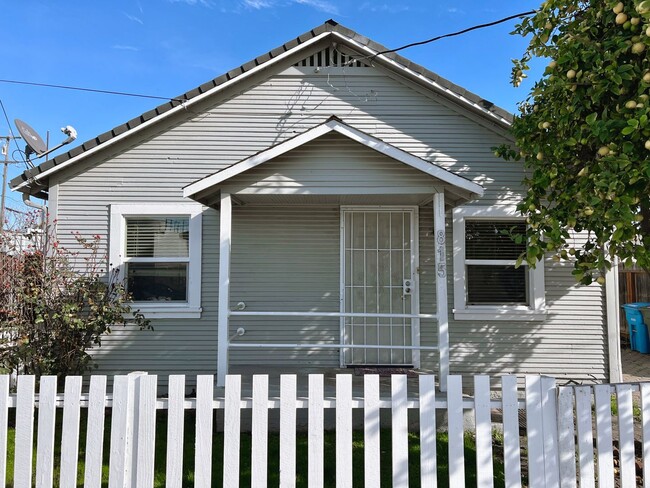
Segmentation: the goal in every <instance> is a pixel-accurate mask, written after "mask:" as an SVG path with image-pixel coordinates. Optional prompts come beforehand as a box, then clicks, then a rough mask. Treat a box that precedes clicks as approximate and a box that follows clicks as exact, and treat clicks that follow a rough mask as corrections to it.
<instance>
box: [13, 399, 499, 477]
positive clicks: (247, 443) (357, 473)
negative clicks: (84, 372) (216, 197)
mask: <svg viewBox="0 0 650 488" xmlns="http://www.w3.org/2000/svg"><path fill="white" fill-rule="evenodd" d="M58 417H59V418H57V420H58V423H57V429H56V432H57V436H56V439H55V446H56V447H55V461H54V465H55V467H54V486H58V480H59V469H58V465H59V460H60V456H61V452H60V445H61V441H60V438H61V428H60V423H61V422H60V421H61V419H60V417H61V416H60V415H59V416H58ZM80 432H81V435H80V439H81V440H80V448H79V464H78V472H77V484H78V486H83V478H84V461H83V460H84V456H85V436H86V433H85V419H83V418H82V423H81V430H80ZM166 432H167V422H166V416H165V414H164V412H160V413H159V414H158V418H157V420H156V450H155V468H154V486H156V487H164V486H165V458H166V442H165V440H166ZM194 433H195V426H194V416H193V415H192V414H191V413H187V414H186V421H185V437H184V446H183V480H182V485H183V486H187V487H190V486H193V484H194ZM14 438H15V430H14V429H13V428H11V429H10V431H9V443H8V452H7V473H8V476H7V485H6V486H8V487H12V486H13V464H14ZM34 438H35V439H36V435H35V436H34ZM109 439H110V418H107V421H106V428H105V432H104V468H103V477H102V486H108V453H109ZM296 442H297V445H296V453H297V455H296V471H297V472H296V486H298V487H307V486H308V479H307V462H308V459H307V452H308V449H307V444H308V439H307V433H306V432H298V434H297V438H296ZM352 442H353V446H352V450H353V454H352V464H353V483H354V486H363V484H364V483H363V479H364V459H363V448H364V446H363V432H361V431H355V432H354V433H353V441H352ZM447 442H448V438H447V434H446V433H438V436H437V452H438V456H437V462H438V483H439V486H440V487H447V486H449V482H448V479H449V471H448V469H449V466H448V457H447V452H448V451H447ZM279 444H280V442H279V435H278V434H277V433H270V434H269V439H268V486H270V487H273V486H278V485H279V460H280V445H279ZM419 444H420V442H419V437H418V435H416V434H409V486H412V487H419V486H420V481H419V476H420V469H419V467H420V463H419V457H420V445H419ZM380 445H381V459H380V465H379V469H380V472H381V480H382V482H381V486H382V487H384V486H385V487H389V486H392V479H391V431H390V430H388V429H384V430H382V431H381V434H380ZM212 449H213V451H212V486H222V479H221V478H222V470H223V435H222V434H221V433H214V434H213V442H212ZM324 453H325V463H324V464H325V475H324V479H325V486H328V487H329V486H332V487H333V486H335V485H336V483H335V476H336V433H335V432H334V431H326V432H325V440H324ZM35 458H36V453H34V459H35ZM494 475H495V486H497V487H498V486H504V484H505V482H504V470H503V464H502V463H500V462H498V461H495V464H494ZM465 477H466V486H476V448H475V443H474V439H473V436H472V435H471V434H466V436H465ZM250 478H251V435H250V433H243V434H242V436H241V450H240V480H241V484H240V486H242V487H244V488H245V487H250V486H251V479H250Z"/></svg>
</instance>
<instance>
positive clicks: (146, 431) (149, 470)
mask: <svg viewBox="0 0 650 488" xmlns="http://www.w3.org/2000/svg"><path fill="white" fill-rule="evenodd" d="M136 381H137V382H139V383H140V389H139V397H140V398H139V403H138V409H139V412H140V421H139V422H138V425H137V426H136V428H137V429H138V445H137V452H135V453H134V455H135V456H134V457H135V459H136V460H137V467H136V470H137V471H136V485H135V486H137V487H138V488H147V487H153V476H154V464H153V463H154V453H155V449H156V391H157V390H156V387H157V385H158V377H157V376H156V375H151V376H150V375H143V376H140V377H138V378H137V379H136Z"/></svg>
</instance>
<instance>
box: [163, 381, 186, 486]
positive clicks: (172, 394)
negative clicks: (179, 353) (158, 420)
mask: <svg viewBox="0 0 650 488" xmlns="http://www.w3.org/2000/svg"><path fill="white" fill-rule="evenodd" d="M168 390H169V391H168V398H169V406H168V410H167V466H166V467H165V475H166V476H165V478H166V484H167V485H166V486H167V488H181V486H182V483H183V444H184V443H183V435H184V432H185V407H184V406H183V403H184V402H185V376H184V375H171V376H170V377H169V386H168Z"/></svg>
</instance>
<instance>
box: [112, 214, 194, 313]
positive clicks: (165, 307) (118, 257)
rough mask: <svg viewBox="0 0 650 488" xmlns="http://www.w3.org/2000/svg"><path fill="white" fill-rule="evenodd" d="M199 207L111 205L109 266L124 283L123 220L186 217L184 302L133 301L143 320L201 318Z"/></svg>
mask: <svg viewBox="0 0 650 488" xmlns="http://www.w3.org/2000/svg"><path fill="white" fill-rule="evenodd" d="M202 212H203V206H202V205H201V204H198V203H138V204H117V205H111V228H110V239H109V258H110V260H109V263H110V267H111V269H115V268H117V269H118V279H120V280H124V268H125V267H124V260H123V258H124V256H125V254H126V250H125V246H126V238H125V236H126V218H127V217H139V216H144V215H161V216H166V215H187V216H189V217H190V222H189V234H190V235H189V239H190V242H189V266H188V277H187V280H188V284H187V303H167V302H133V303H132V307H133V309H134V310H139V311H140V312H141V313H143V314H144V315H145V317H147V318H200V317H201V242H202V238H201V232H202V225H201V217H202Z"/></svg>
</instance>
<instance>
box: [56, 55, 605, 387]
mask: <svg viewBox="0 0 650 488" xmlns="http://www.w3.org/2000/svg"><path fill="white" fill-rule="evenodd" d="M317 50H318V49H317V48H316V47H315V51H317ZM297 61H298V60H297V59H296V60H293V61H291V62H297ZM265 76H267V77H266V78H259V77H258V78H257V79H254V78H251V80H250V83H251V84H250V85H249V86H248V87H246V86H241V85H239V86H237V90H238V92H237V93H231V94H229V95H227V96H226V95H225V98H223V99H221V100H216V99H215V100H213V102H212V103H213V104H212V105H211V106H209V107H207V106H206V110H204V111H203V110H198V109H194V110H188V111H187V112H185V113H183V115H179V116H178V117H180V118H176V119H173V120H172V119H170V122H165V123H164V124H162V125H161V126H159V127H157V128H156V129H147V130H146V131H145V132H144V133H143V134H144V136H145V139H144V140H143V141H141V142H140V143H139V144H137V145H134V144H133V143H132V142H129V140H127V141H125V142H123V143H120V144H118V145H116V146H115V147H114V148H113V149H112V151H113V152H114V154H112V155H100V156H93V158H92V160H91V161H90V162H89V163H86V164H81V165H76V166H74V165H73V166H72V167H70V168H67V169H65V170H63V171H62V172H61V173H59V174H58V175H57V176H56V178H54V179H53V180H52V183H53V190H55V191H57V193H58V200H57V218H58V233H59V236H60V238H61V240H62V242H63V243H64V244H66V245H69V246H73V247H74V240H73V239H72V238H71V232H72V231H79V232H81V234H83V235H93V234H99V235H100V236H102V249H101V251H102V252H106V251H107V249H106V242H107V241H106V236H107V235H108V231H109V229H108V220H109V219H108V215H109V214H108V205H109V204H110V203H137V202H181V201H183V199H182V188H183V187H184V186H186V185H188V184H190V183H192V182H194V181H196V180H198V179H200V178H203V177H205V176H207V175H210V174H212V173H214V172H216V171H218V170H221V169H223V168H225V167H228V166H229V165H232V164H234V163H236V162H238V161H240V160H242V159H244V158H246V157H249V156H251V155H253V154H255V153H257V152H259V151H261V150H264V149H267V148H268V147H270V146H273V145H275V144H277V143H279V142H282V141H284V140H286V139H288V138H290V137H293V136H295V135H296V134H298V133H301V132H303V131H305V130H307V129H310V128H312V127H314V126H315V125H317V124H320V123H322V122H324V121H325V120H327V119H328V118H329V117H330V116H332V115H336V116H338V117H340V118H341V119H342V120H343V121H344V122H345V123H346V124H349V125H351V126H353V127H355V128H357V129H359V130H361V131H364V132H367V133H369V134H371V135H372V136H375V137H378V138H380V139H382V140H384V141H385V142H387V143H389V144H393V145H395V146H397V147H399V148H400V149H403V150H405V151H408V152H411V153H413V154H414V155H416V156H418V157H421V158H424V159H427V160H429V161H432V162H433V163H435V164H438V165H440V166H442V167H444V168H446V169H448V170H450V171H452V172H454V173H457V174H459V175H461V176H464V177H466V178H468V179H470V180H473V181H475V182H477V183H479V184H481V185H483V186H484V188H485V189H486V193H485V196H484V198H482V199H481V201H480V202H478V203H479V204H481V205H491V204H495V203H502V204H503V203H514V202H516V201H517V200H518V199H519V198H520V197H521V193H522V191H523V190H522V187H521V179H522V175H523V170H522V168H521V166H520V165H518V164H516V163H506V162H503V161H501V160H500V159H498V158H496V157H495V156H494V154H493V152H492V149H491V148H492V147H494V146H496V145H499V144H501V143H503V142H504V140H505V139H504V136H503V134H502V133H501V132H500V130H499V129H496V128H495V129H494V130H493V129H492V126H490V123H489V122H488V123H483V122H481V123H477V121H476V116H474V115H470V114H469V113H466V112H463V111H462V110H461V109H459V108H458V107H456V106H451V105H450V103H449V102H447V101H443V100H440V99H439V98H438V97H436V96H434V95H425V94H423V93H422V89H421V88H417V87H414V86H411V85H410V84H409V82H406V81H404V80H398V79H395V78H394V77H393V75H391V76H387V75H385V74H384V73H383V72H382V71H380V70H378V69H377V68H352V67H351V68H349V69H348V68H346V69H345V70H344V71H343V72H341V71H339V72H336V73H332V74H331V75H330V74H328V73H327V70H321V72H320V73H314V72H307V74H300V73H299V72H297V71H296V69H295V68H294V69H293V70H289V71H287V72H285V74H277V75H273V76H270V77H268V75H265ZM155 131H157V132H155ZM329 137H330V138H331V139H334V138H335V137H336V136H329ZM323 142H326V143H330V144H325V145H323ZM331 142H335V143H336V147H331V146H332V144H331ZM313 146H314V147H313V148H311V147H309V146H306V147H305V148H302V149H300V150H297V151H295V152H294V153H292V154H289V155H287V156H286V157H285V158H284V159H283V160H277V161H274V162H271V163H269V166H268V167H267V168H265V169H260V171H267V173H266V176H265V181H266V183H265V184H267V185H268V184H271V186H273V185H280V184H281V183H283V182H284V183H285V184H284V185H283V187H287V186H289V182H287V181H285V180H286V179H288V180H296V179H299V178H301V179H302V181H303V183H304V182H308V181H309V182H311V183H310V184H314V185H321V187H322V185H323V184H324V182H328V183H327V184H338V185H346V184H349V185H355V184H359V183H360V181H361V180H366V181H367V179H368V178H379V180H380V182H381V184H382V185H383V184H384V183H386V179H387V178H388V179H393V181H398V180H399V182H400V183H399V184H400V185H401V184H402V183H403V184H404V187H405V188H406V187H408V186H409V185H416V186H418V185H421V184H422V182H423V181H426V178H425V179H424V180H421V181H415V179H413V178H412V174H410V173H411V170H410V169H409V168H400V169H399V170H397V171H398V173H399V174H397V173H395V166H394V165H393V167H392V168H388V164H387V162H386V161H385V160H384V159H382V158H375V159H373V160H372V161H369V160H368V154H371V153H370V152H369V151H368V150H367V149H365V150H363V151H359V150H358V148H353V147H352V146H353V143H349V142H346V143H345V147H343V146H342V145H341V141H332V140H327V139H323V140H318V141H314V144H313ZM325 146H327V147H325ZM318 147H320V149H321V151H320V152H321V153H322V149H327V150H332V151H333V154H335V155H336V156H337V158H338V161H335V162H336V164H338V166H329V165H330V164H331V163H332V161H327V160H325V159H323V158H322V156H318V155H315V154H313V153H310V154H311V155H312V156H314V157H312V158H311V159H310V158H306V157H305V155H306V154H307V153H309V151H312V150H313V149H315V148H318ZM351 154H354V156H355V157H354V158H353V159H352V158H350V155H351ZM100 158H101V159H100ZM346 158H349V160H346ZM333 159H336V158H333ZM305 161H307V162H308V163H310V164H313V165H314V167H313V168H311V169H313V170H314V171H311V169H310V170H307V171H306V172H305V169H304V168H303V167H298V164H300V163H302V162H305ZM344 163H345V164H344ZM348 163H350V165H348ZM273 165H275V171H277V172H278V173H277V174H282V172H288V173H287V175H284V176H280V177H276V176H275V175H276V173H274V172H273V171H274V167H273ZM283 165H284V166H283ZM324 169H329V170H330V171H331V174H328V171H327V170H325V171H323V170H324ZM370 169H372V171H373V172H372V174H368V173H367V172H365V170H370ZM356 170H363V171H359V172H356ZM260 175H261V172H260ZM247 177H248V175H246V174H244V175H242V177H241V179H242V182H243V181H244V180H245V179H246V178H247ZM283 178H285V179H283ZM395 178H397V180H395ZM400 178H403V179H401V180H400ZM248 184H250V185H252V186H251V187H252V188H258V189H259V185H260V183H257V182H254V181H248ZM292 184H295V183H292ZM429 184H430V183H429V182H427V183H426V184H425V186H426V188H427V189H428V188H429V186H428V185H429ZM256 185H257V186H256ZM273 188H279V186H277V187H276V186H273ZM270 198H273V197H270ZM391 203H396V202H394V201H392V202H391ZM233 225H234V246H233V281H232V286H233V288H232V300H231V301H232V302H233V304H236V303H237V302H238V301H240V300H243V301H245V302H246V303H247V306H248V307H250V308H249V309H254V308H255V307H273V309H285V308H287V307H290V309H292V310H304V309H305V308H306V307H311V308H313V307H316V309H327V310H332V311H337V310H338V266H339V265H338V209H337V207H336V206H325V207H319V208H305V207H301V208H296V209H291V210H287V209H286V208H277V209H273V208H267V209H262V208H252V207H251V208H241V209H236V210H235V213H234V219H233ZM432 225H433V224H432V217H431V211H430V209H429V208H428V207H427V208H426V209H422V212H421V219H420V237H421V241H420V248H421V275H420V280H421V296H422V307H421V311H422V312H423V313H428V312H430V311H433V303H434V301H435V291H434V289H435V282H434V279H433V274H432V272H433V258H432V244H431V242H430V240H431V239H430V237H431V232H432ZM203 227H204V228H203V236H204V237H203V275H202V283H203V284H202V294H203V297H202V307H203V314H202V317H201V318H200V319H193V320H172V319H169V320H156V321H155V322H154V326H155V330H154V331H152V332H151V331H150V332H146V331H145V332H140V331H131V330H127V329H121V328H116V329H115V330H114V331H113V333H112V334H111V335H110V336H107V337H106V338H105V339H104V343H103V346H102V348H101V349H99V350H98V351H97V352H96V356H97V358H98V359H99V361H98V364H99V366H100V371H101V372H105V373H121V372H127V371H131V370H148V371H151V372H152V373H153V372H155V373H158V374H166V373H169V372H175V373H186V374H199V373H213V372H214V371H215V368H216V359H217V358H216V303H217V283H218V281H217V280H218V277H217V268H218V241H219V233H218V213H217V212H216V211H214V210H208V211H207V212H206V214H205V217H204V220H203ZM448 235H449V236H450V235H451V227H450V226H449V225H448ZM448 242H449V243H450V245H451V238H449V239H448ZM448 251H449V252H448V256H449V259H450V261H449V269H451V256H452V250H451V248H450V249H449V250H448ZM449 280H450V286H449V289H450V303H451V299H452V298H453V297H451V290H452V289H453V287H452V286H451V280H452V277H451V274H450V277H449ZM291 281H293V283H294V284H292V285H290V284H289V283H291ZM547 302H548V304H549V308H550V311H551V313H550V315H549V320H548V321H547V322H545V323H543V324H535V323H532V324H530V323H529V324H522V323H514V322H486V323H472V322H453V321H452V323H451V326H450V331H451V344H452V351H451V361H452V364H451V370H452V372H454V373H468V372H472V373H476V372H485V373H491V372H506V371H508V372H510V371H512V372H544V373H549V374H555V375H558V376H561V375H562V374H563V373H564V372H569V373H571V374H573V375H574V376H575V377H578V378H590V377H591V375H595V376H596V377H603V375H604V374H605V373H604V372H605V371H606V369H605V362H606V361H605V357H606V351H605V350H604V346H603V344H604V340H603V338H604V328H603V317H602V312H603V310H602V308H603V300H602V295H601V293H600V289H599V288H593V287H592V288H576V287H574V286H573V281H572V277H571V276H570V270H569V269H566V268H563V267H560V266H555V267H553V266H549V267H548V269H547ZM450 309H451V307H450ZM238 320H239V319H238ZM233 322H234V323H233V332H234V328H235V325H236V323H239V322H236V321H233ZM281 322H282V323H281V324H280V323H278V321H274V322H273V327H271V326H270V325H271V322H270V321H268V320H247V325H246V328H247V335H246V336H244V338H245V339H246V340H250V339H252V338H253V337H257V335H258V334H259V336H260V337H259V338H260V340H266V341H271V340H276V339H277V340H284V339H291V340H292V341H296V340H302V339H309V338H320V339H322V340H328V341H331V340H338V335H337V334H338V321H337V320H331V319H329V320H325V319H322V320H318V321H313V320H310V321H307V325H306V326H305V327H299V326H298V322H299V321H293V320H282V321H281ZM300 322H301V323H303V324H304V322H303V321H300ZM436 335H437V333H436V328H435V326H434V324H433V323H432V322H429V323H427V322H423V324H422V343H423V344H427V345H428V344H434V343H435V342H436ZM236 340H239V339H236ZM287 354H288V353H287V352H286V351H285V352H282V353H279V352H278V353H271V354H268V355H267V356H266V357H265V359H264V361H261V363H262V364H264V363H265V361H271V362H273V361H275V362H278V363H279V362H280V361H281V360H285V359H286V357H287ZM295 356H296V362H300V363H304V362H307V363H309V362H313V363H314V364H320V365H334V364H336V362H337V360H338V355H337V354H336V353H333V352H319V353H301V354H300V355H298V354H296V355H295ZM298 356H299V357H298ZM425 356H426V358H425ZM259 358H260V355H259V351H258V352H257V353H255V352H250V351H248V352H247V351H237V352H235V353H233V354H232V359H233V362H235V363H237V364H239V363H242V364H243V363H244V362H254V363H260V360H259ZM423 358H425V359H426V361H425V365H430V366H431V367H432V369H436V367H435V363H436V361H437V354H423Z"/></svg>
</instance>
